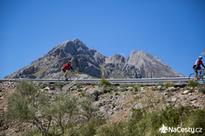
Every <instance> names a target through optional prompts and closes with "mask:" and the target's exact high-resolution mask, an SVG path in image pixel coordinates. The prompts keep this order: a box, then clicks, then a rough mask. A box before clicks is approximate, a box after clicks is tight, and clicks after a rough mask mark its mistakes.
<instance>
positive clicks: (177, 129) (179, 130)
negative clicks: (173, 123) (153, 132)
mask: <svg viewBox="0 0 205 136" xmlns="http://www.w3.org/2000/svg"><path fill="white" fill-rule="evenodd" d="M202 130H203V128H191V127H181V126H179V127H168V126H165V125H164V124H162V126H161V127H160V128H159V132H160V133H162V134H166V133H191V134H195V133H202Z"/></svg>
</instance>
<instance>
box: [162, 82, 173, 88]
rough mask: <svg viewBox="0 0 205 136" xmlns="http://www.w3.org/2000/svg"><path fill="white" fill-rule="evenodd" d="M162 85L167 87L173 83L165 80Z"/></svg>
mask: <svg viewBox="0 0 205 136" xmlns="http://www.w3.org/2000/svg"><path fill="white" fill-rule="evenodd" d="M163 85H164V87H165V88H168V87H172V86H173V83H172V82H169V81H168V82H165V83H164V84H163Z"/></svg>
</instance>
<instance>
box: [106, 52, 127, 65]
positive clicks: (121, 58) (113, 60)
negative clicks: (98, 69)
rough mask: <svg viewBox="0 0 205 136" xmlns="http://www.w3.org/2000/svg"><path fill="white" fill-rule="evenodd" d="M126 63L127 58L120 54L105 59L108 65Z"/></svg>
mask: <svg viewBox="0 0 205 136" xmlns="http://www.w3.org/2000/svg"><path fill="white" fill-rule="evenodd" d="M125 61H126V59H125V57H124V56H122V55H120V54H115V55H113V56H111V57H108V58H106V59H105V63H107V64H108V63H113V64H121V63H125Z"/></svg>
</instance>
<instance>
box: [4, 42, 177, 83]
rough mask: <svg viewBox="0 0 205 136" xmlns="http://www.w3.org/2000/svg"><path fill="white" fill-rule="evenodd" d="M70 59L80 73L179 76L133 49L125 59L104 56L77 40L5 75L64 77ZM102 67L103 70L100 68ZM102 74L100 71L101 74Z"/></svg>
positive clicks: (116, 75) (116, 76)
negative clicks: (64, 66) (63, 73)
mask: <svg viewBox="0 0 205 136" xmlns="http://www.w3.org/2000/svg"><path fill="white" fill-rule="evenodd" d="M71 57H72V58H73V59H72V61H73V62H72V66H73V68H74V69H75V70H77V71H79V72H80V73H82V74H87V75H89V76H92V77H101V76H102V75H103V76H105V77H106V78H124V77H127V78H139V77H168V76H171V77H173V76H179V74H177V73H176V72H174V71H173V70H172V69H171V68H170V67H168V66H167V65H165V64H163V63H161V62H160V61H158V60H157V59H155V58H154V57H153V56H152V55H149V54H147V53H144V52H143V51H136V50H134V51H132V52H131V54H130V55H129V57H128V58H125V57H124V56H122V55H120V54H116V55H113V56H111V57H106V56H104V55H103V54H101V53H100V52H98V51H96V50H95V49H90V48H88V47H87V46H86V45H85V44H84V43H83V42H82V41H80V40H79V39H75V40H69V41H65V42H63V43H61V44H59V45H57V46H56V47H54V48H53V49H52V50H50V51H49V52H48V54H46V55H45V56H43V57H41V58H39V59H37V60H35V61H33V62H32V63H31V64H30V65H28V66H26V67H24V68H22V69H20V70H18V71H17V72H14V73H13V74H11V75H9V76H7V78H52V79H61V78H63V76H62V72H61V67H62V65H63V64H64V63H66V62H67V61H68V58H71ZM102 66H103V67H104V68H103V71H102ZM102 73H103V74H102Z"/></svg>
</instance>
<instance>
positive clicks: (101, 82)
mask: <svg viewBox="0 0 205 136" xmlns="http://www.w3.org/2000/svg"><path fill="white" fill-rule="evenodd" d="M100 85H101V86H108V85H111V83H110V82H109V81H108V80H106V79H104V78H102V79H101V80H100Z"/></svg>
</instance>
